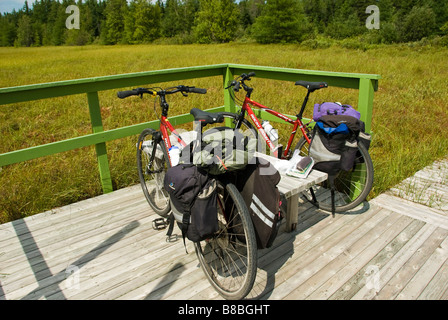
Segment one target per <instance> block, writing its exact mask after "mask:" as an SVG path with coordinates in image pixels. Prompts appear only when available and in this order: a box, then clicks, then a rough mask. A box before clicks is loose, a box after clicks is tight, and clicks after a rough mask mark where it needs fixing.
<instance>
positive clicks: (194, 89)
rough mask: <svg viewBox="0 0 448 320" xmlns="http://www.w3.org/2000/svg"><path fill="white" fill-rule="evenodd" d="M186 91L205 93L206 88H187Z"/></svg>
mask: <svg viewBox="0 0 448 320" xmlns="http://www.w3.org/2000/svg"><path fill="white" fill-rule="evenodd" d="M188 92H192V93H200V94H206V93H207V89H202V88H188Z"/></svg>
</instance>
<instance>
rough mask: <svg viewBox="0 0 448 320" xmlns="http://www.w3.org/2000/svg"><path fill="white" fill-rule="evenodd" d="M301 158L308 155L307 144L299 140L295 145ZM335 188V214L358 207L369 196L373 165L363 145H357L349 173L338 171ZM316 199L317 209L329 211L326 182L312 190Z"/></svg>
mask: <svg viewBox="0 0 448 320" xmlns="http://www.w3.org/2000/svg"><path fill="white" fill-rule="evenodd" d="M296 149H299V150H300V155H301V156H306V155H308V149H309V144H308V142H307V141H306V140H305V138H301V139H300V140H299V142H298V143H297V145H296ZM334 186H335V212H344V211H347V210H351V209H354V208H356V207H357V206H359V205H360V204H361V203H362V202H363V201H364V200H365V199H366V198H367V196H368V195H369V193H370V191H371V190H372V186H373V163H372V159H371V158H370V155H369V152H368V151H367V149H366V148H365V147H364V145H363V144H361V143H358V152H357V154H356V159H355V164H354V166H353V167H352V169H351V170H350V171H340V172H339V173H338V175H337V176H336V178H335V180H334ZM313 189H314V190H315V193H316V194H319V193H320V196H318V197H317V202H318V205H319V208H321V209H323V210H326V211H331V197H330V196H329V192H328V193H327V192H323V191H327V190H330V186H329V183H328V181H325V182H323V183H321V184H319V185H318V186H317V187H315V188H313Z"/></svg>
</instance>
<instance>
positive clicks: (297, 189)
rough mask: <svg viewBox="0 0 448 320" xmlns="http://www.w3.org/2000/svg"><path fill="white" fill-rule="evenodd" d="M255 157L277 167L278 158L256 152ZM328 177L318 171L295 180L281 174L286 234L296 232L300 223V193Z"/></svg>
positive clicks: (279, 184) (280, 183)
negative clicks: (285, 207) (284, 200)
mask: <svg viewBox="0 0 448 320" xmlns="http://www.w3.org/2000/svg"><path fill="white" fill-rule="evenodd" d="M255 156H257V157H260V158H263V159H266V160H268V161H269V162H270V163H272V164H273V165H274V166H275V163H276V162H277V161H280V160H279V159H277V158H274V157H271V156H268V155H266V154H263V153H259V152H256V154H255ZM327 178H328V175H327V174H326V173H324V172H320V171H317V170H311V172H310V174H309V175H308V177H307V178H305V179H302V178H295V177H290V176H287V175H286V174H281V179H280V182H279V183H278V185H277V187H278V190H279V191H280V193H281V194H282V195H284V196H285V198H286V201H287V210H286V217H285V218H286V219H285V220H286V227H285V229H286V232H291V231H293V230H295V228H296V226H297V223H298V216H299V195H300V193H302V192H304V191H307V190H308V189H309V188H311V187H312V186H313V185H315V184H317V183H321V182H323V181H325V180H327Z"/></svg>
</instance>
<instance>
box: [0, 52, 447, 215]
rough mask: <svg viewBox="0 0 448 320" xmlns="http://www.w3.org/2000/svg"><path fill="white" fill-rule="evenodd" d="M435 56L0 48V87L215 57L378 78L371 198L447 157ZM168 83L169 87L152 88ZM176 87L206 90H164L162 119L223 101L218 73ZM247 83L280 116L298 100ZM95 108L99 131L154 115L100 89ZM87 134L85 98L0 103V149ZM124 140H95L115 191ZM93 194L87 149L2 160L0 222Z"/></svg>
mask: <svg viewBox="0 0 448 320" xmlns="http://www.w3.org/2000/svg"><path fill="white" fill-rule="evenodd" d="M447 53H448V50H447V49H440V48H431V47H419V48H409V47H405V46H387V47H378V48H374V49H370V50H366V51H362V50H354V49H347V48H341V47H338V46H332V47H329V48H325V49H316V50H310V49H307V48H304V47H301V46H298V45H266V46H264V45H257V44H223V45H183V46H177V45H139V46H111V47H104V46H86V47H42V48H0V70H1V71H0V87H10V86H19V85H25V84H33V83H43V82H52V81H59V80H68V79H78V78H87V77H93V76H103V75H112V74H122V73H130V72H139V71H149V70H159V69H166V68H176V67H187V66H196V65H207V64H217V63H227V62H231V63H240V64H253V65H265V66H276V67H288V68H299V69H312V70H325V71H338V72H359V73H375V74H380V75H381V76H382V77H383V79H382V80H380V82H379V91H378V92H376V93H375V99H374V110H373V123H372V130H373V131H374V138H373V143H372V147H371V155H372V158H373V162H374V167H375V183H374V190H373V192H372V194H371V196H375V195H378V194H379V193H381V192H383V191H385V190H386V189H388V188H390V187H392V186H393V185H395V184H397V183H399V182H400V181H402V180H403V179H405V178H406V177H408V176H410V175H412V174H413V173H414V172H416V171H417V170H419V169H421V168H423V167H424V166H426V165H428V164H430V163H431V162H432V161H434V160H436V159H439V158H442V157H444V156H446V155H447V154H448V130H447V129H446V128H447V127H448V116H447V107H448V89H447V88H446V85H444V84H445V83H446V79H447V78H448V65H447V62H446V57H447ZM176 84H180V83H177V82H176V83H167V84H159V85H161V86H164V87H166V86H169V85H176ZM181 84H186V85H195V86H198V87H205V88H208V89H209V92H208V94H207V95H190V96H189V97H188V98H184V97H182V96H181V95H173V96H170V97H169V98H170V99H169V102H170V106H171V109H170V114H171V115H176V114H181V113H188V112H189V109H190V108H192V107H199V108H203V109H206V108H209V107H214V106H219V105H222V104H223V93H222V89H221V87H222V79H221V78H220V77H212V78H203V79H192V80H186V81H182V82H181ZM251 85H252V86H253V87H254V88H255V90H254V93H253V96H252V97H253V98H254V99H255V100H257V101H259V102H261V103H263V104H265V105H268V106H272V107H275V108H276V109H278V110H279V111H281V112H285V113H288V114H294V111H293V110H297V108H298V106H299V104H300V102H301V100H302V99H303V95H304V92H303V90H300V88H299V87H295V86H294V84H293V83H289V82H282V81H273V80H264V79H257V78H256V77H255V78H253V80H252V83H251ZM357 97H358V92H357V90H351V89H340V88H328V89H326V90H320V91H318V92H316V93H314V94H313V95H312V96H311V99H310V102H309V105H310V107H309V108H308V110H307V114H306V115H308V116H310V115H311V112H312V111H311V110H312V108H311V105H313V104H314V103H317V102H322V101H341V102H344V103H349V104H352V105H356V102H357ZM100 103H101V113H102V117H103V124H104V127H105V130H108V129H112V128H117V127H121V126H125V125H131V124H136V123H141V122H144V121H148V120H153V119H156V115H155V114H154V112H153V100H151V99H150V98H149V97H147V98H145V99H143V100H140V99H138V98H135V99H132V98H129V99H127V100H119V99H117V98H116V93H115V91H104V92H101V93H100ZM274 126H277V127H278V125H275V124H274ZM90 132H91V128H90V120H89V113H88V107H87V99H86V96H85V95H74V96H69V97H63V98H53V99H46V100H38V101H32V102H27V103H18V104H11V105H3V106H0V136H1V138H0V153H4V152H8V151H12V150H17V149H22V148H25V147H30V146H34V145H39V144H43V143H49V142H53V141H59V140H62V139H67V138H71V137H75V136H79V135H83V134H87V133H90ZM282 132H283V133H284V132H286V130H284V131H282ZM284 134H285V133H284ZM135 140H136V137H129V138H125V139H120V140H116V141H111V142H108V143H107V149H108V157H109V161H110V168H111V174H112V179H113V185H114V188H116V189H118V188H122V187H125V186H128V185H131V184H135V183H137V175H136V172H137V170H136V165H135ZM100 193H101V186H100V182H99V174H98V170H97V165H96V158H95V151H94V147H93V146H92V147H86V148H82V149H78V150H73V151H69V152H65V153H61V154H56V155H53V156H48V157H45V158H40V159H35V160H31V161H27V162H23V163H19V164H15V165H10V166H6V167H4V168H2V171H0V222H6V221H11V220H14V219H18V218H21V217H24V216H28V215H32V214H35V213H38V212H42V211H44V210H49V209H51V208H54V207H57V206H61V205H65V204H68V203H71V202H75V201H78V200H81V199H84V198H88V197H92V196H94V195H98V194H100Z"/></svg>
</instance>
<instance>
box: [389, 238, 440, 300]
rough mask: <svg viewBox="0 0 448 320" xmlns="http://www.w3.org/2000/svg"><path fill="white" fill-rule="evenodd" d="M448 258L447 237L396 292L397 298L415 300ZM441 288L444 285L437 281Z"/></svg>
mask: <svg viewBox="0 0 448 320" xmlns="http://www.w3.org/2000/svg"><path fill="white" fill-rule="evenodd" d="M447 259H448V238H447V237H445V240H444V241H443V242H442V243H441V244H440V245H439V246H438V247H437V248H436V249H435V250H434V252H433V253H432V254H431V256H430V257H429V258H428V259H426V261H423V265H422V267H421V268H419V269H418V271H417V273H416V274H415V276H414V277H413V278H412V279H411V280H410V281H409V282H408V283H407V284H406V286H405V287H404V289H403V290H402V291H401V292H400V293H399V294H398V296H397V299H398V300H416V299H417V298H419V297H420V296H421V294H422V293H423V291H424V290H425V288H426V287H427V285H428V283H430V282H431V280H432V279H433V277H434V276H435V275H436V274H437V272H438V271H439V269H440V268H441V267H442V266H443V264H444V263H445V261H446V260H447ZM439 285H440V286H441V287H442V288H445V286H444V285H443V282H442V283H439Z"/></svg>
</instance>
